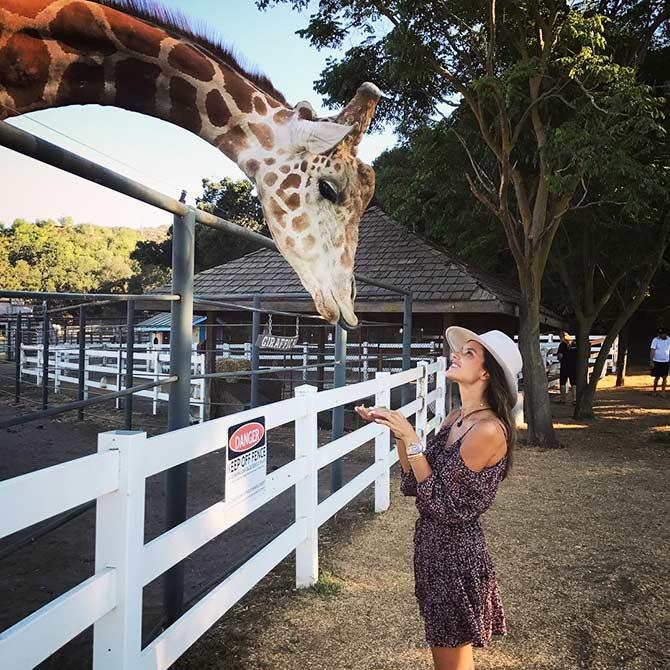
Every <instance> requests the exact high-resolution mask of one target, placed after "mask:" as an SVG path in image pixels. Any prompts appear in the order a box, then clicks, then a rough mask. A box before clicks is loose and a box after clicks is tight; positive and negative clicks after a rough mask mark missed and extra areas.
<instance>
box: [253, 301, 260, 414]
mask: <svg viewBox="0 0 670 670" xmlns="http://www.w3.org/2000/svg"><path fill="white" fill-rule="evenodd" d="M253 308H254V310H259V309H260V308H261V296H260V295H258V294H257V295H255V296H254V299H253ZM260 334H261V313H260V312H258V311H254V312H252V316H251V371H252V373H253V372H255V371H256V370H258V368H259V367H260V363H261V352H260V349H259V348H258V342H257V340H258V336H259V335H260ZM259 381H260V380H259V379H258V375H255V374H252V375H251V406H252V407H258V403H259V397H258V396H259Z"/></svg>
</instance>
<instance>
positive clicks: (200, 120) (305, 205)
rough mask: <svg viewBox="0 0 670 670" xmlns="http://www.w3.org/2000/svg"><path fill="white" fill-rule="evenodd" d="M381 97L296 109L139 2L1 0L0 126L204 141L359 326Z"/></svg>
mask: <svg viewBox="0 0 670 670" xmlns="http://www.w3.org/2000/svg"><path fill="white" fill-rule="evenodd" d="M380 96H381V93H380V91H379V89H378V88H377V87H376V86H375V85H374V84H371V83H364V84H362V85H361V86H360V87H359V88H358V91H357V92H356V94H355V95H354V97H353V99H352V100H351V101H350V102H349V104H348V105H346V107H345V108H344V109H343V110H342V111H341V112H340V113H339V114H338V115H337V116H334V117H330V118H317V116H316V113H315V112H314V109H313V108H312V106H311V105H310V104H309V102H307V101H302V102H299V103H298V104H297V105H295V106H294V107H293V106H291V105H289V103H288V102H286V100H285V99H284V97H283V96H282V95H281V94H280V93H279V92H278V91H276V89H274V87H273V86H272V84H271V83H270V82H269V81H268V80H267V79H265V78H264V77H261V76H259V75H255V74H253V73H249V72H246V71H245V70H244V69H243V68H242V67H241V66H240V65H239V63H238V62H237V61H236V60H235V58H234V57H233V56H232V55H231V54H230V52H228V51H227V50H226V49H225V48H224V47H222V46H221V45H220V44H219V43H218V42H215V41H212V40H211V39H210V38H207V37H204V36H203V35H201V34H198V33H197V32H196V31H194V30H193V29H191V28H190V27H189V25H188V23H187V22H186V20H185V19H183V18H181V17H180V16H178V15H176V14H175V13H174V12H172V11H171V10H167V9H164V8H162V7H161V6H160V5H156V4H153V3H151V2H143V1H142V2H139V1H138V0H97V1H92V0H0V120H1V119H5V118H9V117H11V116H16V115H18V114H24V113H28V112H31V111H35V110H40V109H47V108H50V107H62V106H67V105H74V104H100V105H111V106H116V107H120V108H122V109H127V110H130V111H135V112H139V113H141V114H147V115H150V116H154V117H157V118H160V119H163V120H166V121H169V122H170V123H174V124H176V125H179V126H181V127H183V128H186V129H187V130H190V131H191V132H193V133H195V134H197V135H199V136H200V137H202V138H203V139H205V140H206V141H207V142H210V143H211V144H213V145H214V146H216V147H217V148H219V149H220V150H221V151H222V152H223V153H224V154H226V155H227V156H228V157H229V158H231V159H232V160H233V161H235V162H236V163H237V164H238V165H239V167H240V168H241V169H242V171H243V172H244V173H245V174H246V175H247V176H248V177H249V179H251V180H252V181H253V182H254V183H255V185H256V189H257V193H258V197H259V200H260V202H261V205H262V207H263V212H264V215H265V218H266V220H267V223H268V227H269V229H270V232H271V234H272V236H273V238H274V240H275V242H276V243H277V247H278V248H279V250H280V252H281V254H282V255H283V256H284V257H285V258H286V260H287V261H288V262H289V263H290V264H291V266H292V267H293V268H294V270H295V271H296V273H297V274H298V276H299V277H300V280H301V282H302V284H303V285H304V286H305V288H306V289H307V290H308V291H309V293H310V294H311V296H312V298H313V300H314V303H315V305H316V308H317V310H318V311H319V313H320V314H321V315H322V316H323V317H324V318H325V319H327V320H328V321H329V322H331V323H335V322H338V321H339V322H340V323H341V324H342V325H345V326H355V325H356V324H357V319H356V315H355V313H354V299H355V284H354V257H355V254H356V247H357V244H358V224H359V221H360V218H361V216H362V214H363V212H364V211H365V208H366V207H367V205H368V203H369V201H370V199H371V198H372V195H373V193H374V184H375V178H374V171H373V170H372V168H371V167H370V166H368V165H366V164H365V163H363V162H362V161H361V160H359V159H358V158H357V156H356V153H357V145H358V144H359V142H360V141H361V138H362V137H363V135H364V134H365V132H366V131H367V129H368V127H369V125H370V122H371V120H372V116H373V114H374V111H375V107H376V105H377V102H378V100H379V98H380Z"/></svg>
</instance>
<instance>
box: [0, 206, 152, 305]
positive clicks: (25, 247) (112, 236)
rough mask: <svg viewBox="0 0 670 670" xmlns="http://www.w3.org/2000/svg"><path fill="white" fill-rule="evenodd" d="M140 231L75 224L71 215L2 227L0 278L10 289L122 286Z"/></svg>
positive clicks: (78, 289) (86, 289)
mask: <svg viewBox="0 0 670 670" xmlns="http://www.w3.org/2000/svg"><path fill="white" fill-rule="evenodd" d="M140 235H141V233H139V232H138V231H136V230H132V229H130V228H104V227H100V226H93V225H90V224H74V223H73V221H72V219H71V218H70V217H66V218H64V219H60V220H59V221H54V220H51V219H48V220H41V221H35V222H34V223H31V222H29V221H26V220H24V219H16V220H15V221H14V223H13V224H12V226H10V227H3V228H1V229H0V277H2V286H3V288H7V289H17V290H29V291H59V292H67V291H73V292H89V291H100V290H105V289H106V288H107V289H109V290H111V289H113V288H117V289H119V290H124V286H125V282H127V281H128V279H129V278H130V277H131V276H132V274H133V273H134V272H135V270H136V269H137V268H136V264H135V263H134V262H133V261H132V260H131V258H130V255H131V251H132V250H133V249H134V247H135V245H136V243H137V241H138V239H139V238H140Z"/></svg>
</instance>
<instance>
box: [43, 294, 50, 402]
mask: <svg viewBox="0 0 670 670" xmlns="http://www.w3.org/2000/svg"><path fill="white" fill-rule="evenodd" d="M42 309H43V310H44V314H43V316H42V409H47V408H48V407H49V315H48V314H47V309H48V305H47V301H46V300H45V301H44V302H43V303H42Z"/></svg>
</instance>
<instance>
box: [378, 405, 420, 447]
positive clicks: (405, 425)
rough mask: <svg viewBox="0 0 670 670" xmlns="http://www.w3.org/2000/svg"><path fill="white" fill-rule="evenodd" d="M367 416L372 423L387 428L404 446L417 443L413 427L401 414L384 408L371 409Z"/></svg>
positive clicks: (417, 438)
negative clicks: (370, 418)
mask: <svg viewBox="0 0 670 670" xmlns="http://www.w3.org/2000/svg"><path fill="white" fill-rule="evenodd" d="M369 414H370V416H371V417H372V421H374V422H375V423H378V424H381V425H382V426H386V427H387V428H389V429H390V430H391V432H392V433H393V434H394V435H395V437H396V438H397V439H399V440H402V441H403V442H404V443H405V444H410V443H412V442H418V441H419V437H418V436H417V434H416V431H415V430H414V427H413V426H412V424H411V423H410V422H409V421H408V420H407V419H406V418H405V416H404V415H403V414H402V413H401V412H398V411H397V410H392V409H387V408H386V407H373V408H372V409H371V410H370V412H369Z"/></svg>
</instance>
